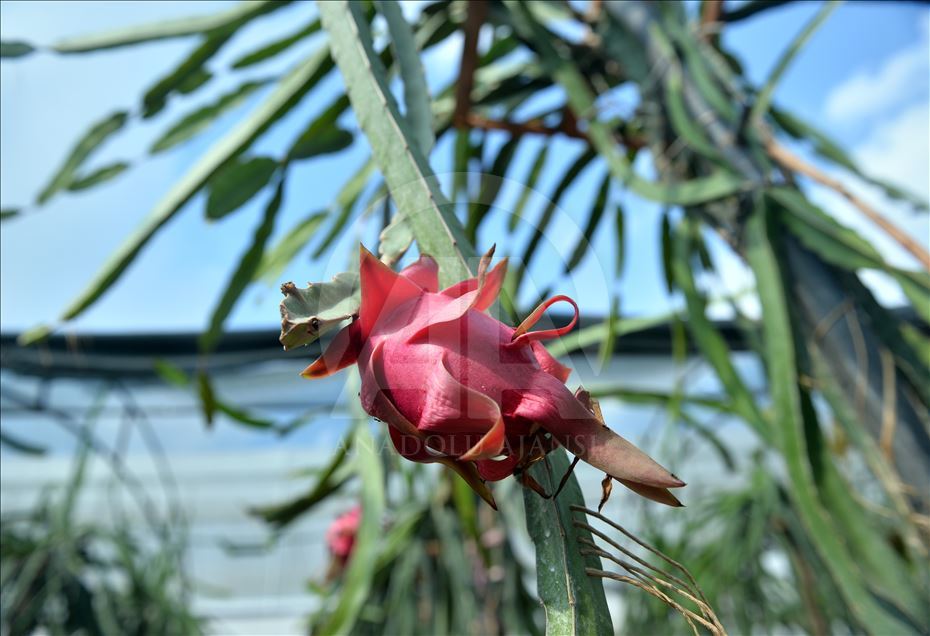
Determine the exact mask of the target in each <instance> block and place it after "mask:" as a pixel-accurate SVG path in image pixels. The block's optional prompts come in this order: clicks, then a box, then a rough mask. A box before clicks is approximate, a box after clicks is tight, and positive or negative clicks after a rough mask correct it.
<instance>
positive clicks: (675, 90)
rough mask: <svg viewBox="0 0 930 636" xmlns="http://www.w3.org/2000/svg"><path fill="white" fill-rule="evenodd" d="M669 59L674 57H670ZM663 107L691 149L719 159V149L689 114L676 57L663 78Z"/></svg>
mask: <svg viewBox="0 0 930 636" xmlns="http://www.w3.org/2000/svg"><path fill="white" fill-rule="evenodd" d="M671 59H675V58H674V57H672V58H671ZM665 108H666V110H667V112H668V120H669V122H670V123H671V124H672V128H673V129H674V130H675V132H676V133H677V134H678V135H679V136H680V137H681V139H682V140H684V142H685V143H686V144H688V146H690V147H691V149H692V150H694V151H695V152H698V153H700V154H702V155H704V156H705V157H707V158H708V159H713V160H719V159H720V157H721V153H720V151H719V150H718V149H717V147H716V146H715V145H714V144H713V143H712V142H711V141H710V139H708V138H707V135H706V134H705V132H704V128H703V126H702V125H701V124H700V123H699V121H698V119H697V118H695V117H692V116H691V113H690V111H689V110H688V107H687V105H686V104H685V95H684V86H683V83H682V75H681V67H680V66H679V65H678V62H677V59H676V61H675V62H673V63H672V64H671V66H670V67H669V72H668V73H667V74H666V79H665Z"/></svg>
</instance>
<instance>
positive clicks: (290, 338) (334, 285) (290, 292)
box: [280, 272, 361, 349]
mask: <svg viewBox="0 0 930 636" xmlns="http://www.w3.org/2000/svg"><path fill="white" fill-rule="evenodd" d="M281 293H282V294H284V300H282V301H281V337H280V341H281V344H282V345H284V348H285V349H293V348H294V347H301V346H303V345H307V344H310V343H311V342H313V341H314V340H317V339H318V338H319V337H320V336H321V335H323V334H325V333H326V332H328V331H330V330H332V329H334V328H336V327H338V326H339V325H340V323H342V322H343V321H345V320H347V319H349V318H351V317H353V316H355V315H356V314H358V308H359V305H360V304H361V293H360V287H359V279H358V273H357V272H342V273H340V274H336V276H334V277H333V280H332V281H330V282H328V283H309V284H308V286H307V287H297V286H296V285H295V284H294V283H284V284H283V285H281Z"/></svg>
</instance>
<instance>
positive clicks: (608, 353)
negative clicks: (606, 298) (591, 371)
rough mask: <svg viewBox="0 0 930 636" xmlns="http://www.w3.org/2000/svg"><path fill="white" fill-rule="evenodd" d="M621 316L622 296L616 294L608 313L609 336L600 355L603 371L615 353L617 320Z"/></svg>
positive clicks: (603, 343)
mask: <svg viewBox="0 0 930 636" xmlns="http://www.w3.org/2000/svg"><path fill="white" fill-rule="evenodd" d="M619 318H620V296H619V295H617V294H614V297H613V299H612V300H611V301H610V313H608V314H607V324H606V328H607V337H606V338H604V342H602V343H601V352H600V355H599V356H598V359H599V360H600V370H601V371H603V370H604V369H606V368H607V365H608V364H610V360H611V358H612V357H613V355H614V345H615V344H616V342H617V320H618V319H619Z"/></svg>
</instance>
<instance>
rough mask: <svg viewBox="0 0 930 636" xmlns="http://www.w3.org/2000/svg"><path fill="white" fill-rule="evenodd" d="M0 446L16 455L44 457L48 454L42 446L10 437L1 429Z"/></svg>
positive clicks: (13, 436)
mask: <svg viewBox="0 0 930 636" xmlns="http://www.w3.org/2000/svg"><path fill="white" fill-rule="evenodd" d="M0 446H6V447H7V448H11V449H13V450H14V451H16V452H18V453H25V454H26V455H44V454H45V453H47V452H48V449H47V448H45V447H44V446H39V445H38V444H33V443H32V442H27V441H26V440H24V439H20V438H19V437H16V436H15V435H10V434H9V433H8V432H7V431H4V430H3V429H2V428H0Z"/></svg>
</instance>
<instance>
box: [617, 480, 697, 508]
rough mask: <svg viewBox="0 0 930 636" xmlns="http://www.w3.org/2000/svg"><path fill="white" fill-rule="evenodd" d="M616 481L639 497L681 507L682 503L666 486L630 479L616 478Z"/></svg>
mask: <svg viewBox="0 0 930 636" xmlns="http://www.w3.org/2000/svg"><path fill="white" fill-rule="evenodd" d="M617 481H619V482H620V483H621V484H623V485H624V486H626V487H627V488H629V489H630V490H632V491H633V492H635V493H636V494H637V495H639V496H640V497H645V498H646V499H651V500H652V501H656V502H658V503H661V504H665V505H666V506H671V507H672V508H681V507H682V506H684V504H683V503H681V502H680V501H678V498H677V497H675V495H673V494H672V493H671V492H669V490H668V489H667V488H656V487H655V486H647V485H645V484H639V483H637V482H635V481H630V480H629V479H618V480H617Z"/></svg>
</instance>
